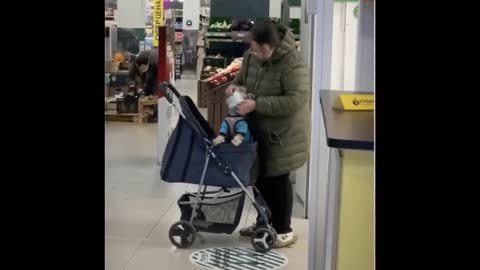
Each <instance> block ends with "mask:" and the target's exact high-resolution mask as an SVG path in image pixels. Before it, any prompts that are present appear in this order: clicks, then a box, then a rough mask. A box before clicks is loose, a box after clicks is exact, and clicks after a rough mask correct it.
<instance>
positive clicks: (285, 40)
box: [271, 24, 297, 62]
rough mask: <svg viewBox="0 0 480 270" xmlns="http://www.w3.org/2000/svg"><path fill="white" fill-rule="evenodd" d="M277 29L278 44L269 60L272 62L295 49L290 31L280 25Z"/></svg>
mask: <svg viewBox="0 0 480 270" xmlns="http://www.w3.org/2000/svg"><path fill="white" fill-rule="evenodd" d="M277 28H278V33H279V34H280V44H279V45H278V46H277V47H276V48H275V51H274V52H273V55H272V60H271V61H272V62H275V61H278V60H279V59H281V58H282V57H283V56H284V55H286V54H287V53H289V52H290V51H292V50H296V49H297V48H296V44H295V36H294V35H293V33H292V31H291V30H290V29H288V28H287V27H285V26H284V25H281V24H279V25H278V26H277Z"/></svg>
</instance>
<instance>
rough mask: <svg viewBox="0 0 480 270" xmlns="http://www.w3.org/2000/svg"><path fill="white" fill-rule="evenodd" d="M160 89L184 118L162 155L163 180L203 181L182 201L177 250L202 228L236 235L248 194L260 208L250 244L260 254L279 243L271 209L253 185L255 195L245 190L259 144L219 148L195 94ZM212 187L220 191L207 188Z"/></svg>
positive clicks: (173, 238) (175, 231)
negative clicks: (189, 94) (193, 97)
mask: <svg viewBox="0 0 480 270" xmlns="http://www.w3.org/2000/svg"><path fill="white" fill-rule="evenodd" d="M161 91H163V93H164V94H165V98H166V99H167V100H168V102H170V104H172V105H173V106H174V107H175V109H176V110H177V111H178V112H179V114H180V116H181V117H180V118H179V120H178V123H177V125H176V127H175V129H174V131H173V132H172V134H171V135H170V138H169V140H168V143H167V146H166V148H165V152H164V154H163V163H162V166H161V176H162V179H163V180H164V181H167V182H170V183H190V184H197V185H198V189H197V192H196V193H186V194H183V195H182V196H181V197H180V198H179V200H178V206H179V208H180V211H181V217H180V221H178V222H176V223H174V224H173V225H172V226H171V227H170V230H169V238H170V242H172V244H173V245H174V246H176V247H178V248H188V247H190V246H191V245H192V244H193V243H194V241H195V238H196V234H197V232H210V233H224V234H232V233H233V232H234V231H235V229H236V228H237V226H238V224H239V222H240V218H241V215H242V211H243V206H244V200H245V194H246V195H247V197H248V198H249V199H250V200H251V201H252V203H253V205H254V207H255V209H256V210H257V212H258V217H257V223H256V224H257V227H256V229H255V231H254V233H253V235H252V237H251V244H252V246H253V247H254V248H255V250H257V251H259V252H267V251H268V250H270V249H271V248H272V247H273V245H274V244H275V241H276V233H275V231H274V229H273V228H272V226H271V225H270V220H271V212H270V210H269V209H268V206H267V205H266V203H265V200H264V199H263V198H262V196H261V194H260V193H259V191H258V189H257V188H256V187H254V186H253V193H254V194H251V192H250V191H249V190H248V189H247V188H246V187H248V186H249V185H250V169H251V167H252V166H253V164H254V162H255V160H256V156H257V145H256V143H254V144H246V143H242V144H241V145H239V146H233V145H232V144H230V143H223V144H220V145H217V146H214V145H213V144H212V140H213V138H214V137H215V132H214V131H213V130H212V128H211V127H210V126H209V124H208V122H207V121H206V120H205V119H204V118H203V116H202V115H201V114H200V112H199V111H198V109H197V107H196V106H195V104H194V103H193V101H192V100H191V99H190V97H188V96H182V95H180V93H179V92H178V91H177V89H175V87H173V86H172V85H171V84H170V83H162V84H161ZM173 96H175V97H176V98H177V99H178V103H179V104H180V109H181V110H180V109H179V108H178V107H177V106H176V105H175V102H174V100H173ZM230 164H235V165H238V166H235V167H232V166H231V165H230ZM207 186H210V187H213V188H214V189H216V188H219V189H218V190H214V191H207ZM255 197H256V199H255Z"/></svg>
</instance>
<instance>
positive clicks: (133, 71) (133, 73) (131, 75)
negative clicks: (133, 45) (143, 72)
mask: <svg viewBox="0 0 480 270" xmlns="http://www.w3.org/2000/svg"><path fill="white" fill-rule="evenodd" d="M136 77H137V67H136V66H135V64H133V65H131V66H130V69H129V71H128V80H129V81H128V84H136V82H137V81H136V79H137V78H136Z"/></svg>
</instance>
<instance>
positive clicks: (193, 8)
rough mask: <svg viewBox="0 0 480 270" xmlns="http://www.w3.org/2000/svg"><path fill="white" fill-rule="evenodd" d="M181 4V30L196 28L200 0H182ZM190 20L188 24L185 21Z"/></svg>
mask: <svg viewBox="0 0 480 270" xmlns="http://www.w3.org/2000/svg"><path fill="white" fill-rule="evenodd" d="M183 6H184V7H187V8H185V9H183V30H198V28H199V26H200V0H184V1H183ZM188 20H190V21H192V25H191V26H188V25H187V21H188Z"/></svg>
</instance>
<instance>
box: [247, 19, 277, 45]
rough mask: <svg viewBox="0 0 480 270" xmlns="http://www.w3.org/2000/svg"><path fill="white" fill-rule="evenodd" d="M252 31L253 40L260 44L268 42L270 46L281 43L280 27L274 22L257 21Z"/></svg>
mask: <svg viewBox="0 0 480 270" xmlns="http://www.w3.org/2000/svg"><path fill="white" fill-rule="evenodd" d="M250 33H251V38H252V40H253V41H255V42H257V43H258V44H259V45H263V44H268V45H270V46H277V45H278V44H279V43H280V35H279V33H278V27H277V25H276V24H275V23H273V22H270V21H267V22H258V23H255V25H254V26H253V28H252V30H251V31H250Z"/></svg>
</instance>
